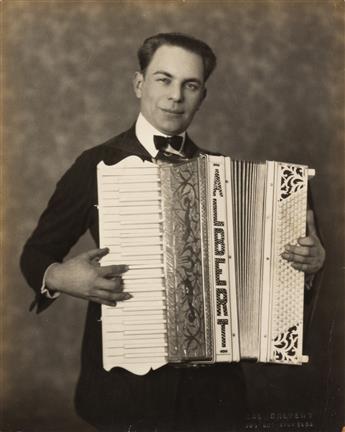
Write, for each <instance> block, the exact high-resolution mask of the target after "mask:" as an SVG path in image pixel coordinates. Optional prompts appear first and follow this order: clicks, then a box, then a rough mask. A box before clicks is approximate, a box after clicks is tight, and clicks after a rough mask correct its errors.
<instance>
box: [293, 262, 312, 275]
mask: <svg viewBox="0 0 345 432" xmlns="http://www.w3.org/2000/svg"><path fill="white" fill-rule="evenodd" d="M291 267H293V268H294V269H295V270H299V271H303V272H305V273H313V272H314V266H313V265H310V264H305V263H304V264H303V263H291Z"/></svg>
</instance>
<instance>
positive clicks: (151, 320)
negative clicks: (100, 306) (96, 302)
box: [107, 315, 167, 330]
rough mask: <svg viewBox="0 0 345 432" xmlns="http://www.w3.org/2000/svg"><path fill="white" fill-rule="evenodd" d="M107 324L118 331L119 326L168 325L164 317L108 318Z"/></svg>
mask: <svg viewBox="0 0 345 432" xmlns="http://www.w3.org/2000/svg"><path fill="white" fill-rule="evenodd" d="M107 322H108V323H110V324H111V325H112V326H113V327H114V329H115V330H116V328H117V327H116V326H117V325H124V326H127V325H132V324H133V325H135V324H142V323H145V324H166V322H167V320H166V317H165V316H163V315H161V316H160V315H152V316H150V315H147V316H146V317H140V318H138V317H137V316H129V317H128V316H107Z"/></svg>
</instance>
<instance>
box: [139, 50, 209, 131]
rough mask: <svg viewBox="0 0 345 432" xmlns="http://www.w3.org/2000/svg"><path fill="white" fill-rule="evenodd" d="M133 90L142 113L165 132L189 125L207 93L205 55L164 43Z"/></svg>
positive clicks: (140, 75) (179, 129) (181, 129)
mask: <svg viewBox="0 0 345 432" xmlns="http://www.w3.org/2000/svg"><path fill="white" fill-rule="evenodd" d="M134 90H135V94H136V96H137V98H139V99H140V108H141V113H142V114H143V116H144V117H145V118H146V120H148V121H149V122H150V123H151V124H152V125H153V126H154V127H155V128H156V129H158V130H159V131H160V132H162V133H164V134H166V135H176V134H179V133H181V132H183V131H185V130H186V129H187V127H188V126H189V125H190V123H191V121H192V119H193V117H194V114H195V113H196V111H197V110H198V108H199V106H200V105H201V102H202V101H203V99H204V97H205V95H206V89H205V86H204V66H203V62H202V58H201V57H200V56H199V55H197V54H194V53H192V52H190V51H186V50H185V49H183V48H180V47H177V46H170V45H162V46H161V47H159V48H158V49H157V51H156V52H155V53H154V55H153V57H152V59H151V62H150V63H149V65H148V67H147V69H146V71H145V74H144V75H143V74H141V73H140V72H137V73H136V75H135V79H134Z"/></svg>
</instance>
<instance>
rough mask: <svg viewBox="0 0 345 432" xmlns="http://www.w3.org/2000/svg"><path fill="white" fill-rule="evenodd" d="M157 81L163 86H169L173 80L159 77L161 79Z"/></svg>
mask: <svg viewBox="0 0 345 432" xmlns="http://www.w3.org/2000/svg"><path fill="white" fill-rule="evenodd" d="M157 81H158V82H161V83H163V84H169V83H170V81H171V80H170V78H167V77H159V78H157Z"/></svg>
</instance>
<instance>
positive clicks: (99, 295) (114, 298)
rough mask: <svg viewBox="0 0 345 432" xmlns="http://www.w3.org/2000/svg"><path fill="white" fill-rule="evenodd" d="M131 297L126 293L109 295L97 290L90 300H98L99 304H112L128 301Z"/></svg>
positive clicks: (107, 292)
mask: <svg viewBox="0 0 345 432" xmlns="http://www.w3.org/2000/svg"><path fill="white" fill-rule="evenodd" d="M132 297H133V296H132V294H130V293H128V292H124V293H111V292H109V291H104V290H97V291H95V292H94V293H93V294H92V296H91V297H90V298H92V299H98V300H99V301H101V302H104V301H107V302H110V303H114V302H118V301H124V300H129V299H131V298H132Z"/></svg>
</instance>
